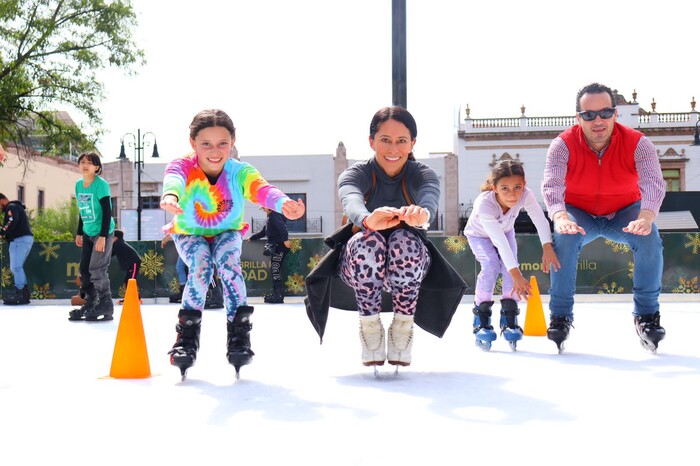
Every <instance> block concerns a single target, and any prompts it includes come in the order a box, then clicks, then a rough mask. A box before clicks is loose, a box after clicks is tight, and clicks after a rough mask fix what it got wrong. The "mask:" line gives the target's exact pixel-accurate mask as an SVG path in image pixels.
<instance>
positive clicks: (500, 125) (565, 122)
mask: <svg viewBox="0 0 700 466" xmlns="http://www.w3.org/2000/svg"><path fill="white" fill-rule="evenodd" d="M635 117H636V118H635ZM625 119H626V120H627V123H625V124H629V125H631V126H635V127H638V128H645V127H649V126H650V125H654V126H657V125H661V126H687V127H690V128H692V127H693V126H695V124H696V123H697V121H698V119H700V113H699V112H696V111H693V112H677V113H645V114H643V115H638V114H632V115H628V116H627V117H626V118H625ZM635 119H636V125H634V120H635ZM623 123H624V122H623ZM574 124H576V117H575V116H553V117H526V116H522V117H518V118H467V119H465V120H464V125H463V126H462V128H463V130H462V131H463V132H468V133H481V132H489V131H493V130H499V129H500V130H503V131H512V130H518V129H520V130H527V129H528V128H530V129H532V128H539V129H545V128H547V129H552V130H554V129H559V130H561V129H565V128H568V127H570V126H573V125H574Z"/></svg>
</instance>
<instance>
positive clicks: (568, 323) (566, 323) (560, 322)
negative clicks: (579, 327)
mask: <svg viewBox="0 0 700 466" xmlns="http://www.w3.org/2000/svg"><path fill="white" fill-rule="evenodd" d="M549 326H550V327H552V328H556V329H557V330H569V328H575V327H574V322H573V321H572V320H571V319H569V318H568V317H552V322H551V323H550V325H549Z"/></svg>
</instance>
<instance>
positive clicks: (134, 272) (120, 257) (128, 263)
mask: <svg viewBox="0 0 700 466" xmlns="http://www.w3.org/2000/svg"><path fill="white" fill-rule="evenodd" d="M112 257H116V258H117V262H119V268H120V269H122V270H123V271H124V287H125V289H126V286H127V285H128V284H129V280H130V279H132V278H133V279H136V277H137V276H138V274H139V268H140V267H141V256H140V255H139V253H138V252H136V249H134V248H133V247H132V246H131V245H130V244H129V243H127V242H126V241H125V240H124V232H123V231H122V230H118V229H115V230H114V241H113V242H112ZM117 304H124V300H123V299H120V300H118V301H117Z"/></svg>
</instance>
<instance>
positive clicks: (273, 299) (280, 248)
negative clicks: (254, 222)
mask: <svg viewBox="0 0 700 466" xmlns="http://www.w3.org/2000/svg"><path fill="white" fill-rule="evenodd" d="M263 210H264V211H265V213H266V214H267V221H266V222H265V226H263V227H262V229H261V230H260V231H259V232H257V233H255V234H254V235H250V240H253V241H255V240H259V239H261V238H267V244H266V245H265V251H269V252H268V254H269V255H270V276H271V278H272V293H268V294H266V295H265V297H264V300H265V302H266V303H270V304H281V303H284V284H283V283H282V263H283V262H284V259H285V257H287V254H288V253H289V248H290V247H291V245H292V244H291V243H290V242H289V233H288V232H287V219H286V218H285V217H284V215H282V214H279V213H277V212H275V211H274V210H270V209H267V208H263Z"/></svg>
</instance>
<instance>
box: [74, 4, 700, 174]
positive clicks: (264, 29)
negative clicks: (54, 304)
mask: <svg viewBox="0 0 700 466" xmlns="http://www.w3.org/2000/svg"><path fill="white" fill-rule="evenodd" d="M133 4H134V8H135V10H136V12H137V13H138V16H139V27H138V29H137V30H136V31H134V35H135V38H136V40H137V43H138V45H139V46H140V47H141V48H143V49H144V51H145V53H146V57H147V61H148V62H147V64H146V65H145V66H144V67H142V68H139V69H138V70H137V72H138V74H137V75H136V76H132V77H130V76H126V75H125V74H124V73H123V72H122V71H109V72H105V73H104V74H102V75H101V76H102V78H103V79H104V84H105V90H106V96H107V98H106V100H105V101H104V103H103V105H102V110H103V117H104V127H105V129H107V133H106V134H105V135H104V137H103V138H102V139H101V141H100V142H99V144H98V149H99V150H100V151H101V153H102V154H103V156H104V157H105V158H106V159H111V158H113V157H114V158H116V157H117V155H118V154H119V142H120V138H121V136H122V135H123V134H125V133H127V132H131V133H136V131H137V129H141V131H142V133H145V132H149V131H150V132H153V133H155V135H156V136H157V140H158V149H159V151H160V154H161V156H162V157H164V158H165V159H170V158H173V157H177V156H180V155H183V154H184V153H186V152H187V151H188V150H189V143H188V125H189V123H190V121H191V120H192V117H193V116H194V115H195V114H196V113H197V112H198V111H199V110H202V109H204V108H211V107H218V108H221V109H223V110H225V111H226V112H228V113H229V114H230V115H231V117H232V118H233V120H234V123H235V125H236V127H237V130H238V134H237V143H236V145H237V147H238V150H239V153H240V154H241V155H284V154H294V155H299V154H329V153H334V152H335V149H336V147H337V145H338V143H339V142H340V141H342V142H343V143H344V144H345V146H346V148H347V150H348V156H349V157H351V158H364V157H369V156H370V155H371V150H370V148H369V146H368V143H367V136H368V126H369V122H370V119H371V117H372V115H373V114H374V112H375V111H376V110H378V109H379V108H381V107H383V106H386V105H390V104H391V103H392V86H391V67H392V63H391V0H354V1H340V0H296V1H291V0H268V1H264V2H252V1H248V0H246V1H243V0H229V1H226V2H224V1H220V0H198V1H196V2H192V1H185V0H174V1H165V0H148V1H147V0H134V1H133ZM698 5H699V4H695V3H693V2H685V1H680V0H667V1H665V2H663V3H658V2H636V1H632V0H618V1H615V2H606V3H604V4H602V3H601V4H598V3H589V4H581V3H566V2H564V3H562V2H561V1H558V0H532V1H529V2H521V1H516V0H502V1H498V0H492V1H490V2H467V1H461V0H459V1H458V0H455V1H450V0H431V1H429V2H427V1H420V0H407V49H408V50H407V56H408V58H407V72H408V78H407V83H408V99H407V100H408V108H409V110H410V111H411V112H412V113H413V114H414V116H415V117H416V120H417V122H418V142H417V145H416V153H417V155H418V156H419V157H421V156H427V155H428V153H429V152H444V151H452V150H453V143H452V140H453V133H454V125H455V114H456V113H457V112H459V113H460V118H464V107H465V105H466V104H469V106H470V108H471V116H472V117H473V118H488V117H515V116H519V115H520V106H521V105H525V106H526V108H527V110H526V115H528V116H559V115H571V114H573V111H574V103H575V95H576V91H577V90H578V89H579V88H580V87H582V86H583V85H585V84H588V83H589V82H591V81H599V82H602V83H604V84H607V85H609V86H610V87H612V88H614V89H618V90H619V92H620V93H622V94H623V95H624V96H625V97H626V98H628V99H630V100H631V98H632V92H633V90H634V89H636V90H637V93H638V97H637V100H638V101H639V102H640V103H641V105H642V107H643V108H646V109H648V110H649V109H650V103H651V100H652V98H653V99H655V101H656V103H657V107H656V110H657V111H658V112H686V111H690V101H691V99H692V98H693V97H696V98H700V81H698V79H697V74H696V72H697V66H698V65H697V62H698V57H699V55H698V50H699V48H700V47H699V42H698V36H697V18H698V17H699V15H700V6H698ZM699 107H700V106H699ZM77 119H78V120H80V118H79V117H78V118H77ZM146 152H147V154H148V156H149V157H150V153H151V149H150V148H148V149H147V151H146ZM127 155H128V156H129V157H130V158H131V157H133V149H132V150H131V151H129V149H128V148H127ZM147 162H148V158H147Z"/></svg>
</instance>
